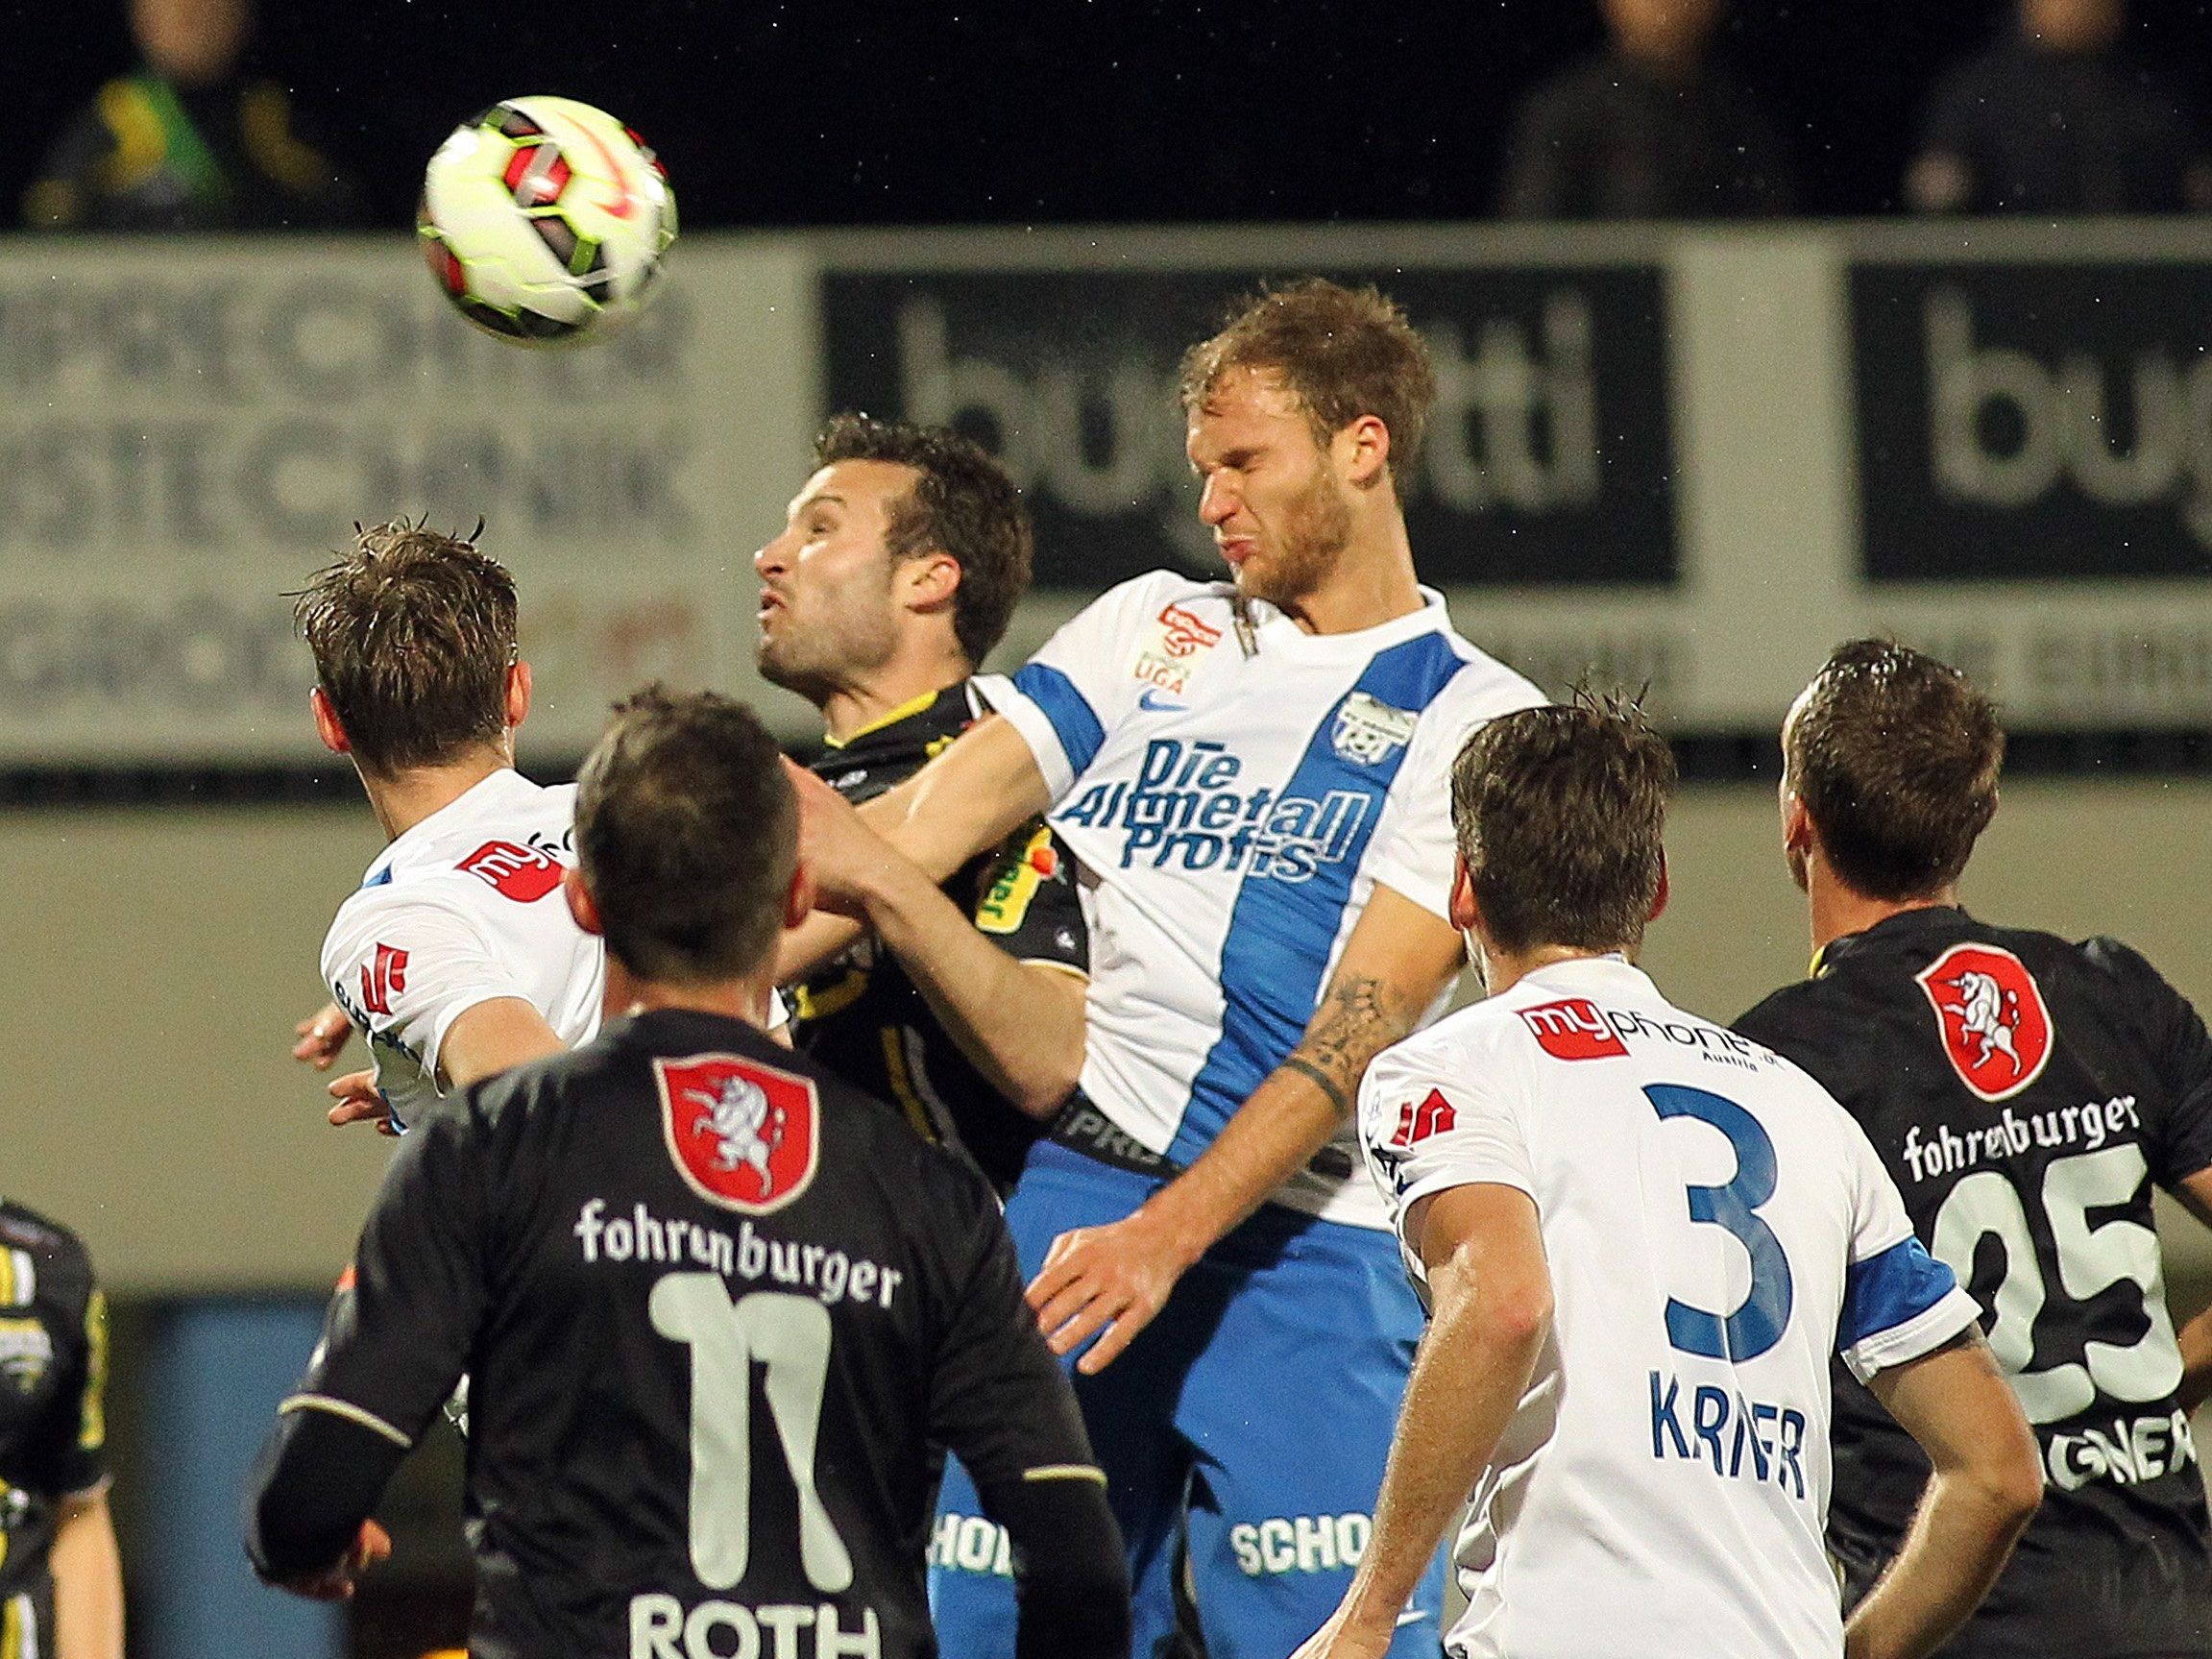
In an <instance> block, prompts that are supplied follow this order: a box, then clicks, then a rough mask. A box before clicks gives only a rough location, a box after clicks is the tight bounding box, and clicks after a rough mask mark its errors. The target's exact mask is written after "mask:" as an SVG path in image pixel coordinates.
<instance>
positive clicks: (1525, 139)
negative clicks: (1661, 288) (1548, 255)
mask: <svg viewBox="0 0 2212 1659" xmlns="http://www.w3.org/2000/svg"><path fill="white" fill-rule="evenodd" d="M1601 4H1602V5H1603V7H1604V11H1605V21H1606V27H1607V28H1608V29H1609V30H1610V31H1611V32H1612V36H1613V42H1612V44H1611V45H1610V46H1608V47H1607V48H1606V49H1605V50H1604V51H1603V52H1600V53H1599V54H1597V55H1596V56H1595V57H1593V58H1590V59H1587V60H1585V61H1582V62H1580V63H1576V64H1574V65H1572V66H1571V67H1569V68H1568V69H1566V70H1565V71H1563V72H1562V73H1560V74H1559V75H1557V76H1555V77H1553V78H1552V79H1551V80H1550V81H1547V82H1545V83H1544V85H1541V86H1539V87H1538V88H1537V89H1536V90H1535V91H1534V92H1533V93H1531V94H1530V95H1529V97H1528V99H1527V101H1526V102H1525V103H1523V104H1522V106H1521V108H1520V113H1519V117H1518V119H1517V120H1516V122H1515V126H1514V134H1513V138H1512V141H1511V144H1510V145H1509V147H1508V149H1507V152H1506V163H1505V178H1504V183H1503V185H1502V188H1501V190H1500V199H1499V205H1498V210H1499V211H1500V212H1502V213H1503V214H1504V215H1505V216H1506V217H1507V218H1509V219H1727V218H1740V217H1746V216H1750V215H1756V214H1767V213H1787V212H1788V211H1789V210H1790V208H1791V207H1792V206H1793V205H1794V203H1795V198H1796V192H1795V190H1794V188H1793V187H1792V184H1791V181H1790V168H1789V158H1788V153H1787V150H1786V149H1785V148H1784V145H1783V142H1782V137H1781V134H1779V133H1778V132H1777V131H1776V130H1775V128H1774V126H1773V124H1772V123H1771V122H1769V121H1768V120H1767V118H1766V116H1765V114H1764V112H1763V111H1762V110H1761V109H1760V108H1759V106H1758V104H1757V102H1756V101H1755V100H1754V99H1753V98H1752V97H1751V96H1750V94H1749V93H1747V92H1746V91H1745V90H1744V88H1743V87H1741V86H1740V85H1738V84H1737V82H1736V81H1735V80H1734V78H1733V77H1731V76H1730V75H1729V74H1728V73H1727V71H1726V70H1724V69H1722V68H1721V67H1720V66H1719V65H1718V64H1716V63H1714V61H1712V59H1711V57H1710V56H1709V51H1710V48H1711V46H1712V44H1713V36H1714V30H1715V29H1716V28H1717V27H1718V25H1719V22H1720V17H1721V12H1722V9H1723V7H1724V4H1725V0H1601Z"/></svg>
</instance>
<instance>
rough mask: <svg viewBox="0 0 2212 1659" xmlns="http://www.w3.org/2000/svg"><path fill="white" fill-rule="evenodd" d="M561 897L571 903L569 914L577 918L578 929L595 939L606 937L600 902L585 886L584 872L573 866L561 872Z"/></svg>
mask: <svg viewBox="0 0 2212 1659" xmlns="http://www.w3.org/2000/svg"><path fill="white" fill-rule="evenodd" d="M561 896H562V897H563V898H565V899H567V900H568V901H569V914H570V915H572V916H574V917H575V918H576V925H577V926H578V927H580V928H582V929H583V930H584V931H585V932H586V933H588V934H590V935H591V936H592V937H593V938H594V939H604V938H605V937H606V933H607V928H606V924H605V923H604V922H602V921H601V920H600V919H599V901H598V900H597V899H596V898H594V897H593V896H592V890H591V889H590V888H588V887H586V886H585V885H584V872H583V871H582V870H580V869H577V868H576V867H575V866H572V865H571V866H570V867H569V868H568V869H566V870H564V871H562V872H561Z"/></svg>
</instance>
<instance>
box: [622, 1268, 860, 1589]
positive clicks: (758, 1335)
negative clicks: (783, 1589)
mask: <svg viewBox="0 0 2212 1659" xmlns="http://www.w3.org/2000/svg"><path fill="white" fill-rule="evenodd" d="M647 1308H648V1311H649V1312H650V1313H651V1315H652V1320H653V1329H654V1330H657V1331H659V1332H660V1333H661V1334H662V1335H663V1336H666V1337H668V1339H669V1340H670V1341H671V1342H681V1343H683V1344H685V1345H686V1346H687V1347H689V1348H690V1349H691V1351H692V1492H691V1516H692V1571H693V1572H694V1573H696V1574H698V1575H699V1582H700V1583H701V1584H704V1585H705V1586H706V1587H707V1588H708V1589H710V1590H727V1589H729V1588H730V1587H731V1586H732V1585H734V1584H736V1583H737V1582H738V1580H739V1579H741V1578H742V1577H743V1576H744V1575H745V1563H746V1560H747V1559H748V1558H749V1556H750V1555H751V1552H752V1515H753V1367H754V1366H756V1365H758V1366H760V1367H762V1368H763V1369H764V1370H765V1371H766V1373H767V1375H766V1379H765V1381H764V1384H763V1393H764V1394H765V1395H766V1398H767V1403H768V1417H769V1419H770V1420H771V1421H772V1422H773V1423H774V1424H775V1429H776V1439H777V1441H778V1442H779V1443H780V1444H781V1445H782V1447H783V1452H784V1464H785V1467H786V1468H788V1469H789V1470H790V1476H791V1484H792V1486H793V1487H795V1488H796V1489H797V1491H798V1497H799V1563H800V1565H801V1566H803V1567H804V1568H805V1569H806V1574H807V1581H808V1582H809V1583H811V1584H812V1585H814V1588H815V1589H817V1590H822V1591H827V1592H829V1593H831V1594H835V1593H836V1592H838V1591H840V1590H843V1589H846V1588H847V1587H849V1586H850V1585H851V1583H852V1581H853V1560H852V1556H851V1555H850V1554H849V1553H847V1552H846V1549H845V1541H844V1540H843V1539H842V1538H840V1537H839V1536H838V1528H837V1524H836V1523H835V1522H833V1521H832V1520H831V1519H830V1512H829V1510H828V1509H827V1508H825V1507H824V1506H823V1504H822V1499H821V1494H820V1493H819V1492H818V1491H816V1490H815V1487H814V1441H815V1437H816V1435H817V1434H818V1432H819V1431H820V1427H821V1419H822V1390H823V1386H824V1384H825V1383H826V1382H827V1381H828V1379H829V1372H830V1310H829V1309H828V1308H826V1307H824V1306H823V1305H821V1304H820V1303H819V1302H816V1301H815V1300H814V1298H813V1297H811V1296H784V1295H781V1294H779V1293H777V1292H775V1291H772V1290H760V1291H755V1292H754V1293H753V1294H751V1295H750V1296H743V1297H740V1298H739V1299H738V1300H737V1301H736V1302H735V1303H732V1302H731V1301H730V1292H729V1287H728V1286H727V1285H726V1284H724V1283H723V1282H722V1280H721V1278H720V1276H719V1275H717V1274H713V1273H671V1274H669V1275H668V1276H667V1277H666V1278H664V1279H662V1280H661V1281H659V1282H657V1283H656V1284H655V1285H654V1286H653V1296H652V1301H651V1302H650V1303H649V1304H648V1305H647Z"/></svg>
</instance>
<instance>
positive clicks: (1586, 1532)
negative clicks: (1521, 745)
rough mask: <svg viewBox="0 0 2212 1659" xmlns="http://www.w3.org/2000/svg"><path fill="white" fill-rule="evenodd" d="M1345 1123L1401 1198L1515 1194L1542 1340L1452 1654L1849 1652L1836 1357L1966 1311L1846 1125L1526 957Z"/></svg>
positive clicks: (1835, 1110) (1857, 1362) (1901, 1350)
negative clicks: (1534, 1241)
mask: <svg viewBox="0 0 2212 1659" xmlns="http://www.w3.org/2000/svg"><path fill="white" fill-rule="evenodd" d="M1359 1115H1360V1139H1361V1142H1362V1145H1363V1147H1364V1149H1365V1151H1366V1154H1367V1158H1368V1162H1369V1167H1370V1169H1371V1171H1372V1173H1373V1175H1374V1177H1375V1180H1376V1183H1377V1184H1378V1185H1379V1186H1380V1187H1381V1188H1382V1191H1383V1195H1384V1197H1385V1199H1386V1201H1387V1202H1388V1203H1389V1204H1390V1206H1391V1208H1392V1213H1393V1216H1394V1218H1395V1220H1396V1223H1397V1225H1398V1229H1399V1235H1400V1242H1401V1248H1402V1249H1403V1250H1404V1253H1405V1259H1406V1263H1407V1268H1408V1271H1409V1272H1410V1273H1411V1274H1412V1275H1413V1277H1414V1280H1415V1281H1416V1283H1417V1284H1421V1285H1422V1288H1423V1289H1424V1290H1425V1283H1424V1282H1423V1275H1422V1265H1421V1261H1420V1257H1419V1255H1418V1253H1417V1252H1416V1251H1415V1250H1414V1249H1413V1248H1412V1247H1411V1246H1410V1245H1407V1244H1406V1243H1405V1234H1404V1226H1405V1216H1406V1212H1407V1210H1408V1209H1409V1208H1411V1207H1412V1206H1413V1205H1414V1204H1415V1203H1417V1202H1418V1201H1419V1200H1421V1199H1422V1198H1426V1197H1429V1196H1430V1195H1432V1194H1435V1193H1438V1192H1442V1191H1445V1190H1446V1189H1448V1188H1451V1187H1456V1186H1464V1185H1471V1184H1475V1183H1498V1184H1502V1185H1506V1186H1511V1187H1515V1188H1518V1189H1519V1190H1520V1191H1522V1192H1525V1193H1527V1194H1528V1195H1529V1196H1530V1198H1532V1199H1533V1200H1534V1201H1535V1204H1536V1208H1537V1212H1538V1216H1539V1219H1540V1224H1541V1227H1542V1231H1543V1238H1544V1255H1545V1258H1546V1261H1547V1264H1548V1267H1549V1271H1550V1276H1551V1283H1552V1293H1553V1305H1554V1310H1553V1319H1552V1330H1551V1335H1550V1338H1549V1340H1548V1341H1547V1343H1546V1345H1545V1347H1544V1352H1543V1354H1541V1355H1540V1357H1539V1359H1538V1362H1537V1369H1536V1373H1535V1375H1534V1377H1533V1378H1531V1381H1530V1385H1529V1389H1528V1392H1527V1393H1526V1395H1525V1396H1524V1397H1523V1398H1522V1400H1521V1403H1520V1407H1519V1411H1518V1412H1517V1413H1516V1415H1515V1417H1514V1419H1513V1421H1512V1423H1511V1425H1510V1426H1509V1427H1508V1428H1507V1430H1506V1432H1505V1436H1504V1438H1503V1440H1502V1441H1501V1442H1500V1443H1499V1445H1498V1448H1497V1451H1496V1452H1495V1455H1494V1457H1493V1459H1492V1461H1491V1464H1490V1466H1489V1467H1488V1468H1487V1469H1486V1470H1485V1471H1484V1472H1483V1474H1482V1476H1481V1478H1480V1479H1479V1480H1478V1482H1477V1484H1476V1487H1475V1490H1474V1494H1473V1497H1474V1503H1473V1507H1472V1509H1471V1512H1470V1516H1469V1520H1468V1523H1467V1525H1466V1528H1465V1530H1464V1531H1463V1532H1462V1534H1461V1537H1460V1541H1459V1549H1458V1557H1457V1558H1458V1567H1459V1574H1460V1579H1461V1585H1462V1588H1463V1589H1464V1590H1465V1591H1466V1592H1467V1594H1468V1597H1469V1605H1468V1609H1467V1612H1466V1615H1465V1616H1464V1617H1463V1618H1462V1619H1461V1620H1460V1622H1458V1623H1457V1624H1456V1625H1455V1626H1454V1627H1453V1629H1452V1631H1451V1635H1450V1639H1449V1641H1448V1643H1447V1646H1448V1647H1449V1649H1450V1651H1451V1652H1452V1653H1453V1654H1455V1655H1460V1656H1466V1659H1472V1656H1476V1655H1481V1656H1485V1659H1488V1656H1492V1655H1499V1656H1502V1655H1508V1654H1510V1655H1512V1659H1549V1656H1558V1659H1565V1656H1568V1655H1574V1656H1577V1659H1584V1656H1587V1655H1590V1654H1596V1653H1607V1654H1631V1653H1633V1654H1637V1655H1674V1654H1680V1655H1683V1656H1684V1659H1689V1656H1692V1655H1694V1656H1696V1659H1733V1656H1740V1659H1773V1656H1775V1655H1780V1654H1788V1655H1792V1656H1796V1659H1804V1656H1808V1655H1818V1654H1835V1653H1838V1652H1840V1651H1841V1648H1842V1625H1841V1620H1840V1617H1839V1614H1838V1610H1837V1596H1836V1586H1835V1577H1834V1575H1833V1574H1831V1572H1830V1571H1829V1567H1828V1563H1827V1559H1826V1556H1825V1553H1824V1551H1823V1549H1822V1545H1821V1536H1822V1530H1823V1523H1824V1519H1825V1516H1826V1513H1827V1507H1828V1492H1829V1452H1828V1425H1829V1361H1830V1356H1831V1355H1832V1354H1841V1355H1842V1357H1843V1358H1844V1360H1845V1361H1846V1362H1847V1363H1848V1364H1849V1365H1850V1366H1851V1368H1852V1370H1853V1371H1854V1372H1855V1373H1856V1374H1857V1375H1859V1376H1860V1378H1866V1377H1869V1376H1871V1375H1872V1374H1873V1373H1875V1372H1877V1371H1880V1370H1883V1369H1884V1368H1886V1367H1889V1366H1893V1365H1897V1364H1901V1363H1903V1362H1905V1361H1907V1360H1909V1359H1913V1358H1917V1357H1918V1356H1920V1355H1922V1354H1927V1353H1930V1352H1932V1350H1934V1349H1936V1348H1938V1347H1940V1346H1941V1345H1942V1344H1943V1343H1945V1342H1947V1341H1949V1340H1950V1339H1951V1338H1952V1337H1954V1336H1956V1335H1957V1333H1958V1332H1960V1331H1961V1330H1965V1329H1966V1328H1967V1327H1968V1326H1970V1325H1972V1324H1973V1323H1974V1321H1975V1319H1976V1317H1977V1309H1976V1306H1975V1304H1974V1302H1973V1300H1972V1299H1971V1298H1969V1297H1968V1296H1967V1295H1966V1294H1965V1293H1964V1292H1963V1291H1961V1290H1960V1289H1959V1288H1958V1287H1957V1283H1956V1282H1955V1281H1954V1280H1953V1277H1952V1274H1951V1271H1950V1269H1948V1268H1946V1267H1944V1266H1943V1265H1942V1264H1941V1263H1939V1262H1936V1261H1934V1260H1932V1258H1931V1257H1930V1256H1928V1254H1927V1253H1926V1252H1925V1251H1924V1250H1922V1249H1921V1247H1920V1245H1919V1244H1918V1243H1917V1242H1916V1241H1915V1240H1914V1238H1913V1235H1912V1229H1911V1225H1910V1223H1909V1222H1908V1219H1907V1217H1906V1213H1905V1208H1904V1205H1903V1203H1902V1202H1901V1200H1900V1199H1899V1198H1898V1195H1897V1191H1896V1188H1895V1187H1894V1186H1893V1185H1892V1184H1891V1183H1890V1179H1889V1177H1888V1175H1887V1174H1886V1173H1885V1172H1884V1169H1883V1167H1882V1164H1881V1161H1880V1159H1878V1158H1877V1156H1876V1154H1875V1152H1874V1150H1873V1148H1872V1147H1871V1146H1870V1145H1869V1144H1868V1143H1867V1140H1866V1137H1865V1135H1864V1134H1862V1133H1861V1132H1860V1129H1859V1127H1858V1125H1857V1124H1856V1123H1854V1122H1853V1121H1852V1120H1851V1118H1850V1117H1849V1116H1848V1115H1846V1114H1845V1112H1844V1111H1843V1110H1842V1109H1841V1108H1840V1107H1838V1106H1837V1105H1836V1104H1835V1101H1834V1100H1832V1099H1831V1098H1830V1097H1829V1096H1828V1094H1827V1093H1826V1092H1825V1091H1823V1090H1822V1089H1821V1088H1820V1086H1818V1085H1817V1084H1815V1083H1813V1082H1812V1080H1811V1078H1809V1077H1807V1076H1806V1074H1805V1073H1803V1072H1802V1071H1800V1070H1798V1068H1797V1067H1796V1066H1794V1065H1792V1064H1791V1063H1790V1062H1789V1061H1786V1060H1783V1059H1781V1058H1780V1057H1778V1056H1776V1055H1775V1054H1773V1053H1772V1052H1770V1051H1769V1050H1767V1049H1764V1048H1762V1047H1761V1046H1760V1045H1759V1044H1757V1043H1755V1042H1753V1041H1751V1040H1750V1039H1749V1038H1747V1037H1740V1036H1738V1035H1737V1034H1736V1033H1734V1032H1731V1031H1728V1030H1727V1029H1725V1028H1723V1027H1720V1026H1716V1025H1714V1024H1713V1023H1711V1022H1710V1021H1707V1020H1703V1019H1699V1018H1698V1017H1696V1016H1695V1015H1693V1014H1689V1013H1684V1012H1681V1011H1680V1010H1678V1009H1675V1008H1673V1007H1672V1006H1670V1005H1669V1004H1668V1003H1667V1002H1666V1001H1665V999H1664V998H1663V997H1661V995H1660V994H1659V992H1658V990H1657V989H1656V988H1654V987H1653V985H1652V983H1651V981H1650V980H1649V979H1647V978H1645V977H1644V975H1643V974H1642V973H1641V972H1640V971H1638V970H1637V969H1636V968H1634V967H1632V966H1630V965H1629V964H1627V963H1626V962H1624V961H1622V960H1621V959H1620V958H1618V957H1601V958H1594V959H1578V960H1574V961H1570V962H1566V963H1560V964H1553V965H1551V966H1547V967H1544V968H1543V969H1540V970H1539V971H1537V972H1535V973H1532V974H1530V975H1528V976H1527V977H1526V978H1524V979H1522V980H1520V981H1519V982H1518V983H1516V984H1515V985H1514V986H1512V987H1511V988H1509V989H1507V990H1506V991H1505V992H1503V993H1502V994H1500V995H1498V996H1496V997H1494V998H1492V999H1491V1000H1490V1001H1488V1002H1485V1003H1481V1004H1477V1005H1476V1006H1474V1007H1472V1008H1469V1009H1465V1010H1462V1011H1461V1012H1457V1013H1455V1014H1452V1015H1450V1016H1448V1017H1447V1018H1446V1019H1445V1020H1443V1021H1440V1022H1439V1023H1438V1024H1437V1025H1435V1026H1434V1027H1432V1028H1430V1029H1429V1030H1427V1031H1425V1032H1422V1033H1420V1034H1419V1035H1417V1036H1415V1037H1408V1038H1407V1039H1406V1040H1405V1041H1403V1042H1401V1043H1399V1044H1398V1045H1397V1046H1396V1047H1394V1048H1391V1049H1388V1050H1386V1051H1385V1052H1384V1053H1383V1054H1382V1055H1380V1056H1379V1057H1377V1059H1376V1060H1375V1061H1374V1063H1373V1065H1372V1066H1370V1067H1369V1069H1368V1073H1367V1077H1366V1080H1365V1082H1364V1083H1363V1084H1362V1086H1361V1088H1360V1112H1359Z"/></svg>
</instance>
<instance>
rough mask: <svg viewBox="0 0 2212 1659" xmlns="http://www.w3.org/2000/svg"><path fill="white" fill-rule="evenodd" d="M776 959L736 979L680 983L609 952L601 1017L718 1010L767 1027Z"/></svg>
mask: <svg viewBox="0 0 2212 1659" xmlns="http://www.w3.org/2000/svg"><path fill="white" fill-rule="evenodd" d="M773 973H774V963H773V960H772V959H771V960H770V962H769V963H767V964H764V965H763V967H762V969H761V971H760V972H758V973H754V974H746V975H742V976H741V977H739V978H736V979H724V980H712V981H709V982H707V983H705V984H701V985H678V984H673V983H670V982H669V981H667V980H657V979H647V978H645V977H644V975H643V974H636V973H632V972H631V971H630V970H629V969H628V968H626V967H624V966H623V965H622V964H621V963H620V962H619V961H617V960H616V958H615V954H614V952H612V951H609V952H608V953H607V988H606V995H605V997H604V999H603V1000H602V1001H601V1003H600V1005H599V1017H600V1019H601V1020H602V1021H611V1020H618V1019H626V1018H628V1017H629V1016H630V1015H631V1014H634V1013H652V1012H656V1011H658V1010H662V1009H678V1010H682V1011H684V1012H690V1013H718V1014H720V1015H722V1016H723V1017H724V1018H726V1019H741V1020H744V1021H745V1022H746V1023H747V1024H749V1025H755V1026H759V1027H760V1028H761V1029H763V1030H764V1031H765V1030H766V1028H767V1023H768V998H769V997H770V996H771V995H773V994H774V986H775V982H774V978H773Z"/></svg>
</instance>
